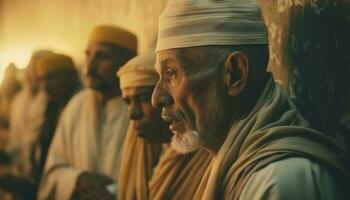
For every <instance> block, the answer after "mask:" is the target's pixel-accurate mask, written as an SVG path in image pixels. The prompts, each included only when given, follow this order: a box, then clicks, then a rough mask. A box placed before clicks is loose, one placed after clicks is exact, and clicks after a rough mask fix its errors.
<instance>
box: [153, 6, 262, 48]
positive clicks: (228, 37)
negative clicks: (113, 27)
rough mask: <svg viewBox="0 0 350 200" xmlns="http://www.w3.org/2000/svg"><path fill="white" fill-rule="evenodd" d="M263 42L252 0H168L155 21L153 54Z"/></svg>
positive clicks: (259, 20) (256, 9) (258, 18)
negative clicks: (182, 49) (178, 49)
mask: <svg viewBox="0 0 350 200" xmlns="http://www.w3.org/2000/svg"><path fill="white" fill-rule="evenodd" d="M267 43H268V37H267V29H266V26H265V23H264V21H263V19H262V16H261V10H260V7H259V5H258V3H257V1H256V0H171V1H170V2H169V3H168V5H167V7H166V8H165V10H164V12H163V13H162V15H161V16H160V18H159V33H158V41H157V48H156V51H157V52H158V51H162V50H167V49H172V48H182V47H193V46H203V45H241V44H267Z"/></svg>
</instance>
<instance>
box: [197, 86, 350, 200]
mask: <svg viewBox="0 0 350 200" xmlns="http://www.w3.org/2000/svg"><path fill="white" fill-rule="evenodd" d="M307 126H308V123H307V122H306V121H305V120H304V119H303V118H302V117H301V116H300V114H299V112H298V111H297V109H296V108H295V107H294V104H293V103H292V102H291V101H290V99H289V98H288V95H287V94H286V93H285V92H284V91H283V90H282V89H281V87H280V86H279V85H276V84H275V83H274V82H273V81H272V80H270V81H269V83H268V84H267V85H266V87H265V90H264V91H263V93H262V95H261V97H260V99H259V101H258V102H257V104H256V105H255V107H254V108H253V110H252V112H251V113H250V114H249V115H248V116H246V117H245V118H243V119H241V120H239V121H237V122H236V123H234V124H233V125H232V127H231V130H230V132H229V134H228V136H227V138H226V140H225V142H224V144H223V145H222V146H221V148H220V150H219V152H218V153H217V154H216V155H215V157H214V158H213V160H212V162H211V164H210V167H209V168H208V170H207V171H206V173H205V175H204V177H203V179H202V182H201V184H200V186H199V188H198V190H197V192H196V196H195V199H196V200H199V199H200V200H203V199H204V200H214V199H230V200H231V199H242V200H243V199H247V200H256V199H283V200H284V199H308V200H317V199H341V197H340V196H339V195H340V193H339V191H338V189H340V187H341V186H345V184H344V182H341V183H340V182H337V181H340V180H341V179H342V178H343V180H341V181H344V180H345V182H346V181H349V180H350V179H349V172H348V171H347V166H346V164H344V162H343V160H342V159H343V157H342V156H341V155H340V153H339V152H338V151H337V147H336V146H335V144H334V142H333V141H331V140H330V139H329V138H327V137H326V136H324V135H323V134H321V133H319V132H317V131H315V130H312V129H310V128H307ZM331 172H332V174H331ZM336 175H337V176H336ZM336 178H338V179H337V180H336Z"/></svg>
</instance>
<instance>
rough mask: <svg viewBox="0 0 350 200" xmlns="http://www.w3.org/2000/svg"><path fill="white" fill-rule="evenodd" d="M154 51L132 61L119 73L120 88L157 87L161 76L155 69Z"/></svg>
mask: <svg viewBox="0 0 350 200" xmlns="http://www.w3.org/2000/svg"><path fill="white" fill-rule="evenodd" d="M155 59H156V57H155V54H154V51H153V50H152V51H148V52H146V53H143V54H140V55H138V56H136V57H135V58H133V59H131V60H130V61H129V62H127V63H126V64H125V65H124V66H122V67H121V68H120V69H119V71H118V72H117V76H118V77H119V78H120V88H121V89H124V88H128V87H138V86H152V85H156V83H157V81H158V79H159V76H158V74H157V72H156V70H155V69H154V64H155Z"/></svg>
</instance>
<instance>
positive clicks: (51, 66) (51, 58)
mask: <svg viewBox="0 0 350 200" xmlns="http://www.w3.org/2000/svg"><path fill="white" fill-rule="evenodd" d="M36 67H37V72H38V74H40V75H42V76H43V75H47V74H51V73H55V72H58V71H73V70H75V67H74V63H73V60H72V58H70V57H68V56H66V55H61V54H55V53H52V54H48V55H45V56H44V57H42V58H41V59H40V60H39V61H38V65H37V66H36Z"/></svg>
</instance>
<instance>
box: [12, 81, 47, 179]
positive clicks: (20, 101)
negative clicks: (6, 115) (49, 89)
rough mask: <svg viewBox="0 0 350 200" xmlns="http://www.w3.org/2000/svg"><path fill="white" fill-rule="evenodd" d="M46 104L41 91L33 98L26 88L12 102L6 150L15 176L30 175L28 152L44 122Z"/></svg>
mask: <svg viewBox="0 0 350 200" xmlns="http://www.w3.org/2000/svg"><path fill="white" fill-rule="evenodd" d="M46 102H47V97H46V95H45V93H44V92H43V91H39V92H38V93H37V95H35V96H33V95H32V94H31V93H30V90H29V88H26V87H25V88H23V89H22V90H21V91H20V92H19V93H18V94H17V95H16V96H15V98H14V100H13V103H12V109H11V114H10V134H9V143H8V145H7V147H6V150H7V152H8V153H9V154H10V155H11V156H12V158H13V160H14V163H15V172H14V173H16V174H19V175H24V176H28V175H30V173H31V161H30V151H31V148H32V145H33V144H34V143H35V142H36V140H37V137H38V135H39V133H40V129H41V126H42V124H43V121H44V112H45V108H46Z"/></svg>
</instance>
